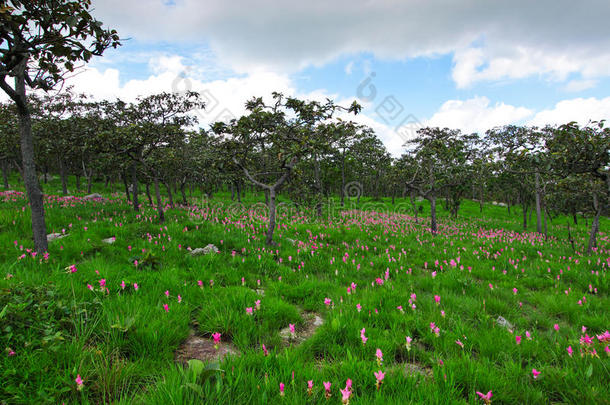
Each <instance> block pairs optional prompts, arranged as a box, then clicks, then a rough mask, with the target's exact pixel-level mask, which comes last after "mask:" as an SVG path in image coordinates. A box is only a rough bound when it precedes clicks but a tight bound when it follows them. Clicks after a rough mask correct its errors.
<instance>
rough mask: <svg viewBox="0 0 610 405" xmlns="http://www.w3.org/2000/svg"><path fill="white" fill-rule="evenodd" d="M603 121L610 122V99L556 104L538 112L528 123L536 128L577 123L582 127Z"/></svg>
mask: <svg viewBox="0 0 610 405" xmlns="http://www.w3.org/2000/svg"><path fill="white" fill-rule="evenodd" d="M602 119H605V120H607V121H610V97H606V98H602V99H597V98H595V97H591V98H574V99H571V100H563V101H560V102H558V103H557V104H555V106H554V107H553V108H552V109H547V110H543V111H540V112H538V113H537V114H536V115H535V116H534V117H533V118H532V119H531V120H529V121H528V124H529V125H536V126H544V125H546V124H549V125H561V124H566V123H568V122H570V121H576V122H578V123H579V124H580V125H586V124H587V123H588V122H589V121H599V120H602Z"/></svg>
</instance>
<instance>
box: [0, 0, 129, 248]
mask: <svg viewBox="0 0 610 405" xmlns="http://www.w3.org/2000/svg"><path fill="white" fill-rule="evenodd" d="M90 6H91V1H90V0H40V1H25V0H2V1H0V14H1V19H0V88H1V89H2V90H3V91H4V92H5V93H6V94H7V95H8V96H9V97H10V98H11V100H12V101H13V102H14V103H15V105H16V107H17V114H18V117H19V129H20V141H21V155H22V166H23V180H24V183H25V188H26V191H27V195H28V199H29V201H30V208H31V213H32V231H33V236H34V248H35V250H36V251H37V252H39V253H41V252H44V251H46V250H47V235H46V224H45V220H44V206H43V198H42V192H41V190H40V185H39V184H38V178H37V175H36V166H35V162H34V142H33V138H32V122H31V113H30V107H29V104H28V99H27V97H26V88H30V89H40V90H44V91H49V90H51V89H52V88H54V87H55V86H56V85H57V84H58V83H60V82H62V81H63V80H64V74H65V73H66V72H72V71H74V69H75V64H77V63H79V62H88V61H89V60H90V59H91V58H92V57H93V56H99V55H102V53H103V52H104V51H105V50H106V49H107V48H109V47H113V48H114V47H117V46H119V45H120V42H119V36H118V34H117V33H116V31H114V30H108V29H104V28H102V23H101V22H100V21H98V20H96V19H94V18H93V17H92V16H91V14H90V13H89V8H90ZM7 78H13V79H14V81H15V83H14V86H11V85H10V84H8V83H7Z"/></svg>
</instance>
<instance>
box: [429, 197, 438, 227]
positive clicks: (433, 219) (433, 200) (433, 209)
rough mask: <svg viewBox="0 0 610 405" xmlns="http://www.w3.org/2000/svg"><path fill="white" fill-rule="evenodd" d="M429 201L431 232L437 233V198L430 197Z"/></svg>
mask: <svg viewBox="0 0 610 405" xmlns="http://www.w3.org/2000/svg"><path fill="white" fill-rule="evenodd" d="M428 201H430V230H431V231H432V233H436V230H437V226H436V196H432V197H429V198H428Z"/></svg>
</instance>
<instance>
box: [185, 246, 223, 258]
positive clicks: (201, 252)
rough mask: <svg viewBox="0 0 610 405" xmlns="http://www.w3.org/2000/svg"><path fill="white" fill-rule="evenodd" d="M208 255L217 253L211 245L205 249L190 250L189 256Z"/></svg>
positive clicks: (215, 248)
mask: <svg viewBox="0 0 610 405" xmlns="http://www.w3.org/2000/svg"><path fill="white" fill-rule="evenodd" d="M210 253H218V248H217V247H216V246H214V245H213V244H212V243H210V244H209V245H207V246H206V247H203V248H197V249H193V250H191V256H199V255H209V254H210Z"/></svg>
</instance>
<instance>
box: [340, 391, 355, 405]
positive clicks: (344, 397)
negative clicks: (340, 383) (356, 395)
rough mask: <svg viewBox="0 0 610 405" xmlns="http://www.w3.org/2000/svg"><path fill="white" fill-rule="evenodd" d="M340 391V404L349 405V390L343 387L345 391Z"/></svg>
mask: <svg viewBox="0 0 610 405" xmlns="http://www.w3.org/2000/svg"><path fill="white" fill-rule="evenodd" d="M339 391H341V402H343V403H344V404H346V405H347V404H349V397H350V396H351V395H352V392H351V391H350V389H349V388H347V387H345V389H342V390H339Z"/></svg>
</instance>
